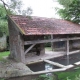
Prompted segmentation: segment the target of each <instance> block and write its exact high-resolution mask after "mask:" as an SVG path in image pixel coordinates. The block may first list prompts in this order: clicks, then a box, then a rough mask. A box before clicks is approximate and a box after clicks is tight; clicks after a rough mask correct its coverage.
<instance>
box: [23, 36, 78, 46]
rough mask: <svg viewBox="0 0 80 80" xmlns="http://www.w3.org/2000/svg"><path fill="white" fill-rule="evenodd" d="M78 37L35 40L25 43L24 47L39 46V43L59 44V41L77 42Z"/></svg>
mask: <svg viewBox="0 0 80 80" xmlns="http://www.w3.org/2000/svg"><path fill="white" fill-rule="evenodd" d="M78 39H80V37H75V38H61V39H49V40H35V41H25V42H24V45H29V44H39V43H48V42H59V41H67V40H78Z"/></svg>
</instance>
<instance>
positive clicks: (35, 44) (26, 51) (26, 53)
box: [24, 44, 36, 55]
mask: <svg viewBox="0 0 80 80" xmlns="http://www.w3.org/2000/svg"><path fill="white" fill-rule="evenodd" d="M35 45H36V44H32V45H31V46H30V47H29V48H28V49H27V50H26V51H25V52H24V54H25V55H26V54H27V53H28V52H29V51H30V50H31V49H32V48H33V47H34V46H35Z"/></svg>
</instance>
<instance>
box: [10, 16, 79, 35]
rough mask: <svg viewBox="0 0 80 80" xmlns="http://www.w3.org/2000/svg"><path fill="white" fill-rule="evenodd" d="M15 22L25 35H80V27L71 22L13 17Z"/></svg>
mask: <svg viewBox="0 0 80 80" xmlns="http://www.w3.org/2000/svg"><path fill="white" fill-rule="evenodd" d="M10 17H11V18H12V20H13V21H15V22H16V24H17V25H18V26H19V27H20V28H21V29H22V30H23V31H24V32H25V35H48V34H79V33H80V25H79V24H75V23H72V22H70V21H66V20H61V19H52V18H42V17H31V18H29V17H24V16H21V15H15V16H14V15H11V16H10Z"/></svg>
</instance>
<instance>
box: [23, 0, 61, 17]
mask: <svg viewBox="0 0 80 80" xmlns="http://www.w3.org/2000/svg"><path fill="white" fill-rule="evenodd" d="M22 2H23V4H24V7H23V8H25V9H26V8H27V7H31V8H32V10H33V14H32V16H40V17H49V18H60V17H59V16H58V14H56V10H55V8H56V7H59V8H60V7H61V6H60V5H59V3H58V2H56V0H55V1H54V0H22Z"/></svg>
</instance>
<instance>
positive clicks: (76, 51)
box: [69, 50, 80, 54]
mask: <svg viewBox="0 0 80 80" xmlns="http://www.w3.org/2000/svg"><path fill="white" fill-rule="evenodd" d="M78 52H80V50H75V51H71V52H69V54H73V53H78Z"/></svg>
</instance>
